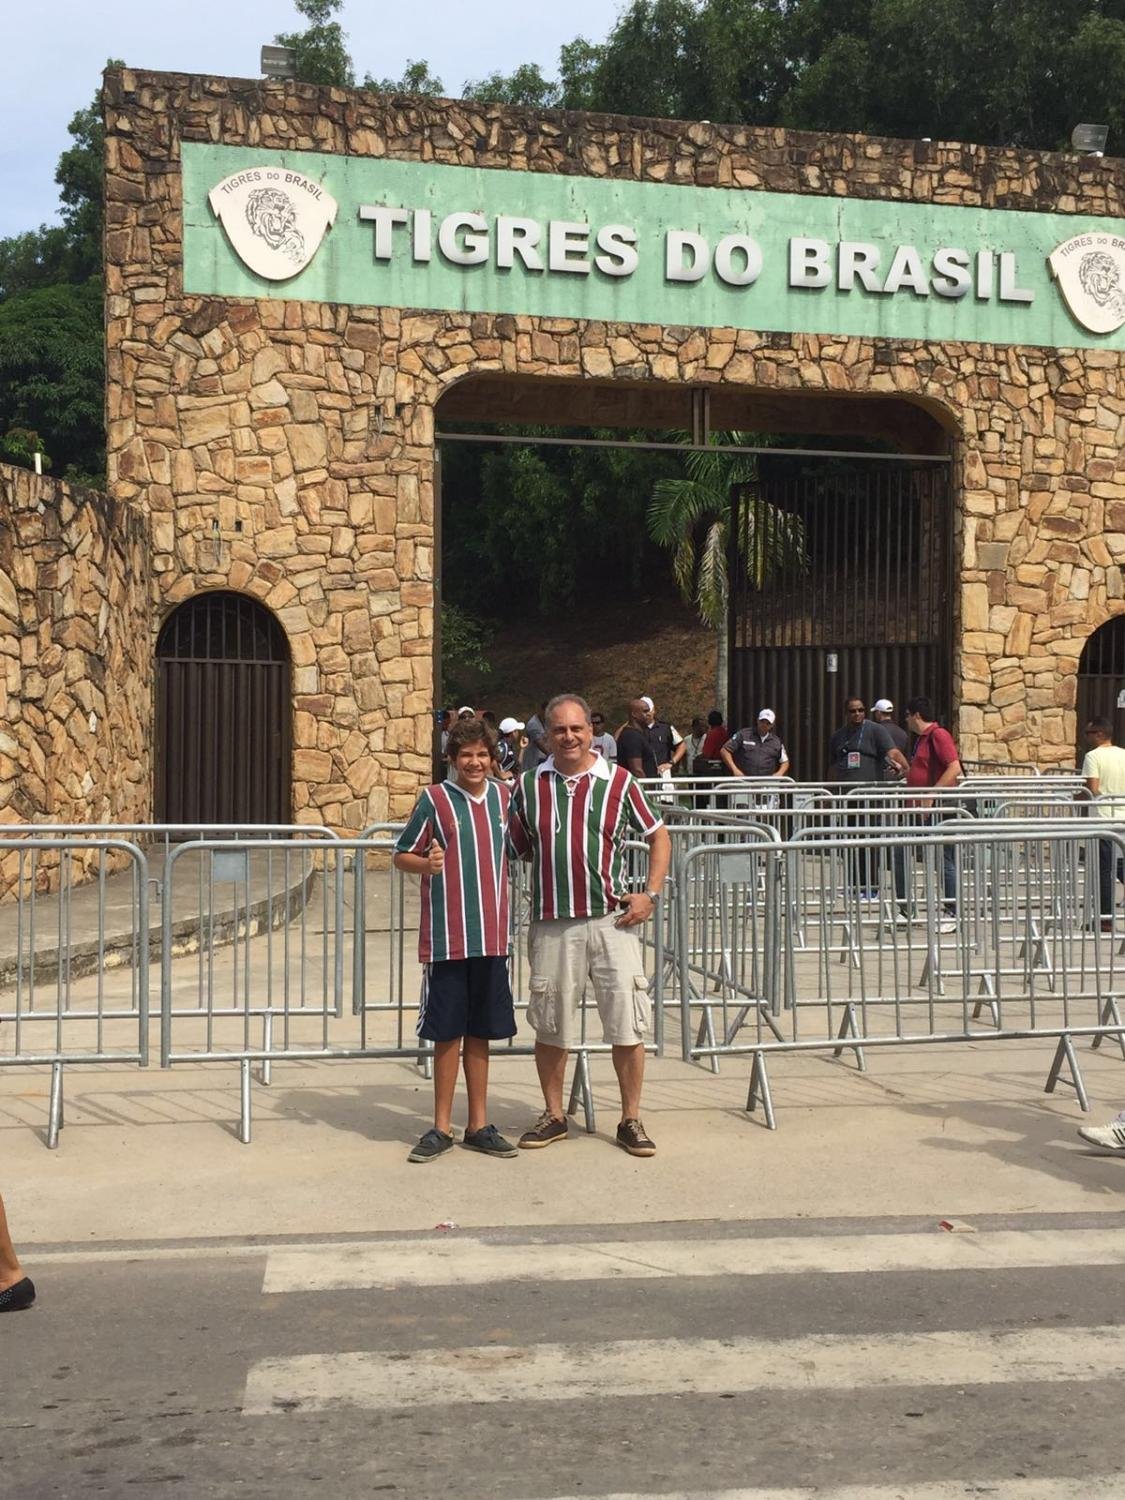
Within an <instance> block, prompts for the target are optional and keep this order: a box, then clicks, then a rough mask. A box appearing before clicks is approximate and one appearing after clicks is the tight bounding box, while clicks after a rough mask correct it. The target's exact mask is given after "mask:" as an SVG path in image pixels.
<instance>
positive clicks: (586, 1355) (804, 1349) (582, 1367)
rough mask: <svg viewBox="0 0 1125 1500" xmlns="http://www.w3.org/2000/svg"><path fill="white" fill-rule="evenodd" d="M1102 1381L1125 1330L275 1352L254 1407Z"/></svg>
mask: <svg viewBox="0 0 1125 1500" xmlns="http://www.w3.org/2000/svg"><path fill="white" fill-rule="evenodd" d="M1104 1379H1111V1380H1121V1379H1125V1329H1121V1328H1112V1327H1110V1328H1068V1329H1065V1330H1056V1329H1025V1330H1023V1331H1020V1332H1008V1331H1006V1330H992V1329H988V1330H985V1331H983V1332H979V1333H960V1332H958V1333H949V1332H939V1333H920V1334H873V1335H860V1336H858V1337H849V1336H841V1335H834V1334H825V1335H821V1336H814V1337H812V1338H799V1339H753V1338H731V1339H614V1340H609V1341H607V1342H605V1343H584V1344H582V1345H580V1346H571V1345H569V1344H549V1343H545V1344H531V1345H523V1346H511V1345H507V1346H506V1345H497V1344H482V1345H474V1346H472V1347H470V1348H466V1349H434V1350H431V1349H427V1350H422V1351H418V1352H416V1353H413V1354H407V1355H403V1354H398V1353H395V1354H392V1355H387V1354H383V1353H376V1352H368V1351H360V1352H354V1353H341V1354H328V1355H324V1354H303V1355H297V1356H295V1357H292V1358H283V1359H266V1360H262V1361H260V1362H259V1363H258V1364H257V1365H256V1366H255V1367H254V1368H253V1370H252V1371H251V1372H250V1378H249V1380H248V1381H247V1384H246V1401H245V1406H244V1410H245V1411H246V1412H248V1413H251V1414H255V1413H258V1414H261V1413H264V1412H270V1411H276V1410H278V1409H279V1407H284V1406H286V1405H289V1404H292V1403H296V1404H297V1405H298V1406H299V1407H300V1408H301V1409H302V1410H303V1411H310V1410H323V1409H324V1408H326V1407H330V1406H354V1407H365V1408H370V1409H374V1410H381V1411H387V1410H393V1409H395V1408H396V1407H403V1406H409V1407H418V1406H431V1405H432V1406H448V1405H451V1404H456V1403H466V1402H469V1403H481V1402H504V1401H520V1402H535V1401H544V1402H547V1401H559V1400H568V1401H577V1400H591V1401H598V1400H605V1399H611V1398H615V1397H622V1396H662V1395H718V1394H722V1393H724V1392H728V1391H738V1392H747V1391H779V1390H792V1391H832V1390H835V1391H842V1390H864V1389H867V1390H870V1389H877V1388H885V1387H887V1386H898V1385H909V1386H965V1385H973V1386H982V1385H994V1384H997V1383H1000V1382H1004V1381H1012V1380H1019V1381H1065V1380H1104Z"/></svg>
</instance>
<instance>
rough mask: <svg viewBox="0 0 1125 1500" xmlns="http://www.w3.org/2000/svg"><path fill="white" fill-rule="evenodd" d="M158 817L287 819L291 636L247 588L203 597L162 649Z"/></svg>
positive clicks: (177, 621) (176, 621) (178, 614)
mask: <svg viewBox="0 0 1125 1500" xmlns="http://www.w3.org/2000/svg"><path fill="white" fill-rule="evenodd" d="M156 656H157V677H156V798H155V801H156V821H157V822H160V823H273V824H275V825H276V824H279V823H287V822H288V821H289V817H290V785H289V761H290V713H291V700H290V662H289V645H288V642H287V641H286V639H285V633H284V631H283V630H282V628H281V626H280V625H279V624H278V622H277V620H276V619H275V618H274V617H273V615H272V614H270V612H269V611H268V610H267V609H265V608H263V606H262V605H260V604H258V603H257V601H256V600H254V599H250V598H247V597H246V596H245V595H243V594H233V593H227V592H216V593H210V594H200V595H198V596H197V597H196V598H194V599H189V600H188V601H187V603H186V604H181V605H180V607H179V609H177V610H176V611H175V613H174V614H172V615H171V616H169V618H168V619H167V620H166V621H165V622H164V626H163V629H162V630H161V632H160V638H159V640H158V642H157V646H156Z"/></svg>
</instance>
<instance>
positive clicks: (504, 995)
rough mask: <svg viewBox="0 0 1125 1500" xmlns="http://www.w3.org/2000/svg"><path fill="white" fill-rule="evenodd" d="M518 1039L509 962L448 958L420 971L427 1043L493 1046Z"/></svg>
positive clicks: (421, 1022)
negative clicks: (466, 1039) (465, 1041)
mask: <svg viewBox="0 0 1125 1500" xmlns="http://www.w3.org/2000/svg"><path fill="white" fill-rule="evenodd" d="M515 1034H516V1013H515V1009H514V1008H513V1005H512V986H511V982H510V981H509V978H508V960H507V959H506V958H450V959H446V960H445V961H444V962H442V963H436V964H427V965H426V966H425V968H424V969H423V971H422V1009H421V1012H420V1014H419V1016H418V1035H419V1036H420V1037H423V1038H425V1040H426V1041H428V1042H452V1041H456V1039H457V1038H458V1037H462V1036H473V1037H479V1038H481V1039H482V1040H485V1041H490V1042H500V1041H506V1040H507V1039H508V1037H511V1036H515Z"/></svg>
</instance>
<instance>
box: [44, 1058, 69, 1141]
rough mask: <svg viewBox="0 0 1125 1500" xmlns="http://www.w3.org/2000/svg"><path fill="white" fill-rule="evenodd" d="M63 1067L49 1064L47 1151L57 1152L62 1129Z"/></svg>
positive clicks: (58, 1063)
mask: <svg viewBox="0 0 1125 1500" xmlns="http://www.w3.org/2000/svg"><path fill="white" fill-rule="evenodd" d="M64 1123H65V1121H64V1119H63V1065H62V1063H61V1062H55V1063H52V1064H51V1101H50V1104H49V1106H48V1109H47V1149H48V1151H54V1150H57V1148H58V1144H59V1131H60V1130H61V1129H62V1128H63V1125H64Z"/></svg>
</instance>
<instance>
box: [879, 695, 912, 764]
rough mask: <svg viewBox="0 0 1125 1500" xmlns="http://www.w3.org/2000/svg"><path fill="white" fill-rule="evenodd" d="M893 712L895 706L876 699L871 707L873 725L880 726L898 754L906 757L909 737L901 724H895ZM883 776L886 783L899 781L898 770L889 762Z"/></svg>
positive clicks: (886, 700)
mask: <svg viewBox="0 0 1125 1500" xmlns="http://www.w3.org/2000/svg"><path fill="white" fill-rule="evenodd" d="M894 712H895V706H894V704H893V703H892V702H891V700H890V699H889V698H876V700H875V702H874V703H873V704H872V705H871V717H872V718H873V719H874V720H875V723H876V724H882V726H883V728H884V729H885V730H886V731H887V733H888V734H889V735H890V737H891V739H892V740H894V742H895V749H896V750H897V751H899V753H900V754H902V755H906V746H907V744H908V742H909V736H908V735H907V733H906V730H905V729H903V727H902V725H901V724H896V723H895V719H894ZM908 759H909V757H908ZM884 774H885V777H886V780H887V781H898V780H899V779H900V777H899V772H898V768H897V767H896V766H895V765H893V764H892V763H890V762H888V763H887V767H886V770H885V773H884Z"/></svg>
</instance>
